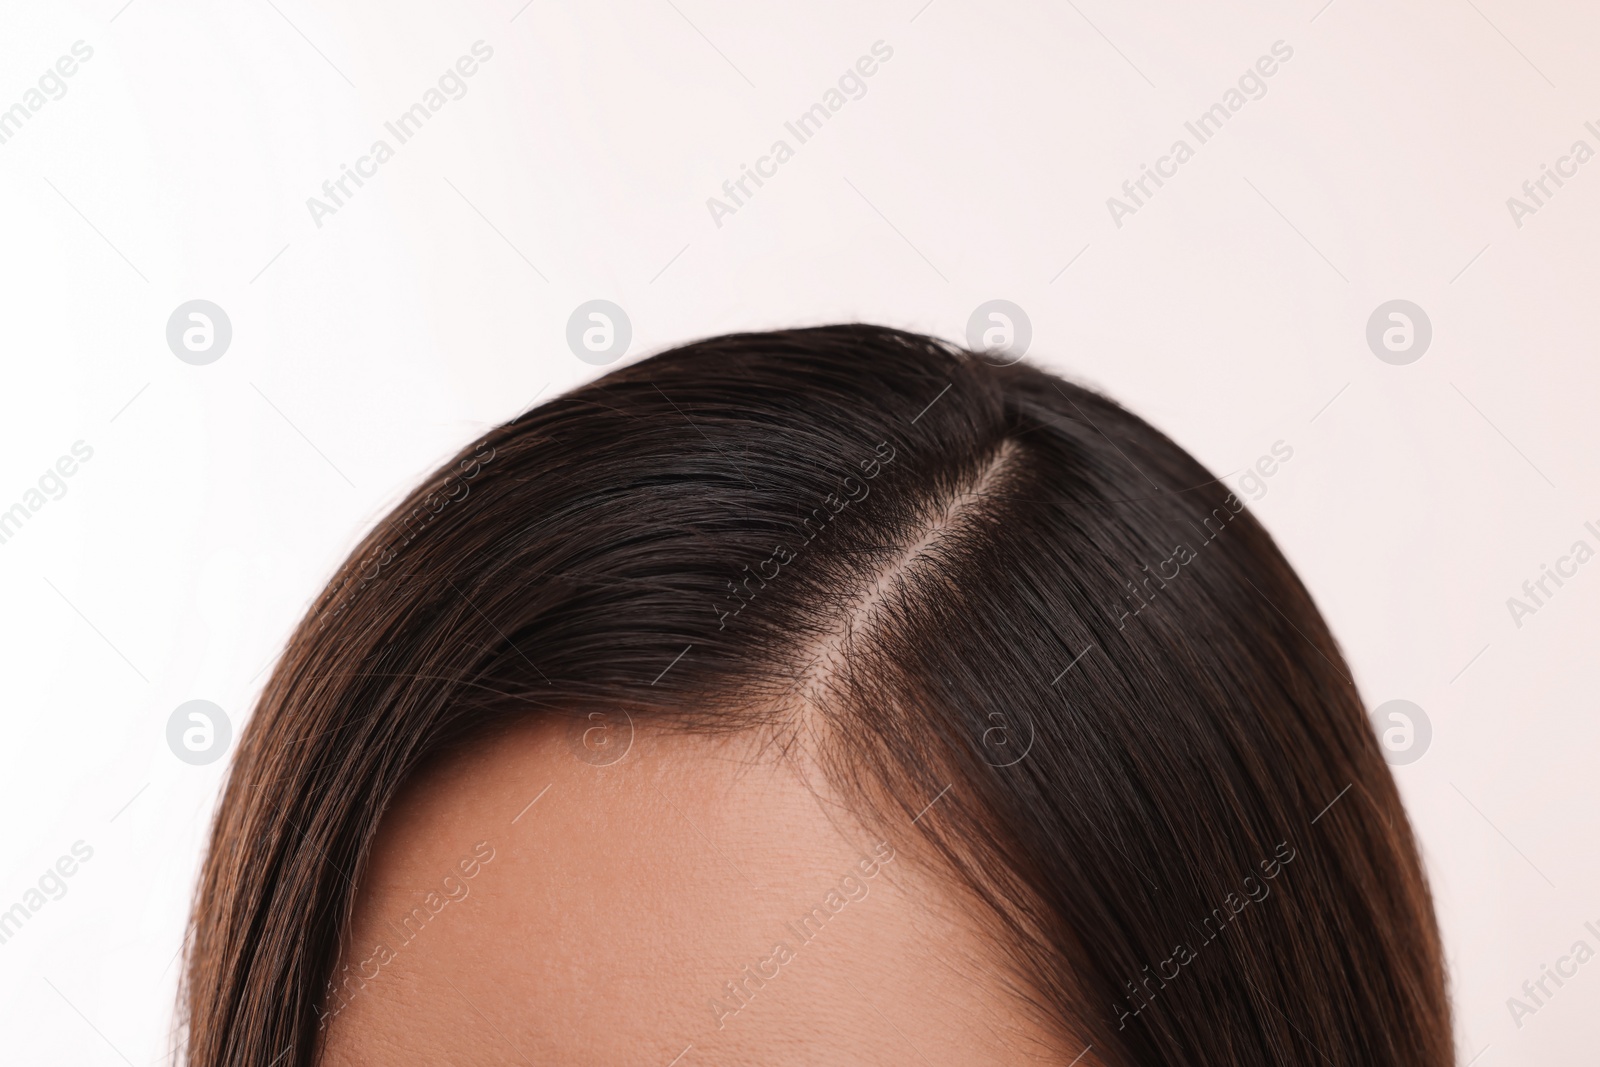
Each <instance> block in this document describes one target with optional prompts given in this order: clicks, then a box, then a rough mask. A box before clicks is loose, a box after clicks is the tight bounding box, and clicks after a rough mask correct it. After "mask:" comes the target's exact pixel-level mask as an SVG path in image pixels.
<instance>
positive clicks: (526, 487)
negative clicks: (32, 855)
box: [183, 325, 1452, 1067]
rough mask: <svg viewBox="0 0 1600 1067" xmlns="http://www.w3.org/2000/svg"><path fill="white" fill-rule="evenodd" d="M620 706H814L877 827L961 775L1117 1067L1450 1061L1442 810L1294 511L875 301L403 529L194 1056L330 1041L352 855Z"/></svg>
mask: <svg viewBox="0 0 1600 1067" xmlns="http://www.w3.org/2000/svg"><path fill="white" fill-rule="evenodd" d="M619 708H622V709H628V710H629V712H630V713H631V714H633V715H635V716H641V715H648V716H653V717H655V718H657V719H659V720H660V721H663V722H677V723H682V724H684V725H685V726H688V727H691V728H696V729H727V728H734V727H737V728H743V727H745V726H748V725H752V724H753V723H755V722H762V723H764V724H766V725H767V726H769V727H773V728H777V729H791V730H792V729H797V728H798V726H797V725H796V724H797V723H798V722H799V721H800V718H801V716H802V715H803V716H805V718H806V721H807V724H808V725H807V728H808V729H814V730H815V731H816V733H817V735H818V736H819V737H822V738H824V739H825V742H826V745H827V750H828V752H829V753H830V757H829V759H828V761H827V763H826V766H827V767H828V768H829V770H830V773H831V774H833V775H836V776H837V777H838V778H839V779H840V780H841V781H845V782H849V783H854V785H855V787H856V789H857V792H858V793H859V795H861V796H862V797H863V798H867V797H869V796H870V797H877V798H879V802H878V803H877V808H878V809H879V810H877V811H876V812H875V817H878V818H884V819H888V818H899V819H901V820H902V821H901V823H900V825H901V826H902V827H912V826H913V824H912V823H911V822H910V821H909V820H910V817H911V816H912V815H914V814H915V813H916V812H917V811H918V809H920V808H923V806H924V805H925V804H927V803H928V802H929V800H930V798H933V797H935V796H936V795H940V796H942V798H943V799H942V800H940V818H938V819H924V820H920V821H918V822H916V823H915V825H914V827H913V829H914V831H915V832H916V833H917V834H919V835H920V836H921V838H922V839H925V840H926V841H927V843H928V844H930V845H931V846H932V849H933V851H932V852H931V853H930V854H932V855H937V856H940V857H942V859H943V860H946V861H948V864H949V869H950V871H951V872H953V874H954V875H955V876H957V877H959V878H960V879H961V884H963V885H965V886H968V887H969V888H970V889H971V890H972V891H973V892H974V893H976V894H977V895H978V897H979V898H981V899H982V900H983V901H984V902H985V903H986V904H988V905H989V909H988V910H989V912H991V913H992V915H993V917H994V919H995V921H996V923H997V924H998V928H999V929H1001V930H1002V931H1003V932H1004V934H1005V945H1006V947H1007V958H1009V959H1012V960H1014V961H1015V970H1016V973H1017V975H1018V976H1019V977H1020V979H1021V983H1020V985H1019V988H1025V989H1026V990H1027V993H1026V994H1025V995H1026V996H1027V997H1028V999H1029V1001H1030V1003H1031V1006H1032V1008H1033V1010H1036V1011H1038V1012H1040V1013H1042V1014H1044V1015H1045V1016H1046V1017H1048V1018H1049V1019H1050V1020H1052V1021H1054V1022H1055V1023H1056V1024H1057V1026H1058V1027H1059V1028H1060V1030H1061V1032H1063V1033H1069V1034H1071V1035H1074V1038H1075V1039H1077V1040H1081V1042H1082V1044H1083V1045H1085V1046H1089V1045H1092V1053H1091V1055H1090V1056H1089V1057H1088V1058H1086V1059H1085V1061H1084V1062H1085V1063H1089V1062H1099V1063H1103V1064H1128V1065H1133V1064H1139V1065H1152V1067H1153V1065H1158V1064H1159V1065H1174V1067H1176V1065H1180V1064H1183V1065H1196V1064H1204V1063H1216V1064H1228V1065H1230V1067H1258V1065H1259V1067H1266V1065H1278V1064H1296V1065H1307V1067H1309V1065H1313V1064H1315V1065H1319V1067H1321V1065H1326V1064H1341V1065H1344V1064H1350V1065H1354V1064H1361V1065H1363V1067H1380V1065H1406V1067H1446V1065H1447V1064H1449V1063H1450V1062H1451V1059H1452V1047H1451V1028H1450V1018H1449V1006H1448V1002H1447V998H1446V993H1445V984H1444V972H1443V966H1442V962H1441V950H1440V943H1439V936H1438V932H1437V928H1436V926H1435V922H1434V917H1433V913H1432V906H1431V903H1430V898H1429V893H1428V889H1427V885H1426V881H1425V878H1424V874H1423V870H1422V867H1421V864H1420V862H1419V859H1418V855H1417V849H1416V845H1415V842H1414V841H1413V838H1412V834H1411V830H1410V827H1409V824H1408V822H1407V820H1406V817H1405V813H1404V812H1403V810H1402V808H1401V805H1400V801H1399V798H1398V795H1397V793H1396V790H1395V786H1394V782H1393V781H1392V779H1391V777H1390V775H1389V772H1388V769H1387V767H1386V765H1385V763H1384V761H1383V759H1382V757H1381V755H1380V752H1379V748H1378V744H1377V741H1376V739H1375V738H1374V736H1373V735H1372V733H1371V731H1370V729H1369V727H1368V725H1367V720H1366V717H1365V714H1364V712H1363V708H1362V704H1361V700H1360V698H1359V695H1358V694H1357V691H1356V689H1355V687H1354V685H1353V684H1352V682H1351V678H1350V672H1349V670H1348V668H1347V667H1346V666H1345V664H1344V661H1343V659H1342V657H1341V655H1340V653H1339V650H1338V648H1337V646H1336V644H1335V642H1334V640H1333V638H1332V636H1331V635H1330V634H1329V632H1328V629H1327V627H1326V625H1325V624H1324V623H1323V620H1322V618H1321V616H1320V615H1319V614H1318V612H1317V609H1316V607H1315V605H1314V604H1313V602H1312V600H1311V597H1310V595H1309V594H1308V593H1307V592H1306V589H1305V588H1304V586H1302V584H1301V583H1300V581H1299V580H1298V579H1297V578H1296V576H1295V574H1294V572H1293V571H1292V570H1291V569H1290V567H1289V565H1288V564H1287V562H1286V561H1285V560H1284V558H1283V556H1282V555H1281V554H1280V553H1279V551H1278V549H1277V548H1276V546H1275V545H1274V544H1273V542H1272V540H1271V538H1270V537H1269V536H1268V535H1267V533H1266V532H1265V530H1264V529H1263V528H1262V527H1261V526H1260V525H1259V524H1258V523H1257V522H1256V520H1255V519H1254V518H1253V517H1252V516H1251V515H1250V513H1249V512H1247V511H1246V510H1244V505H1243V503H1242V502H1241V501H1240V500H1239V499H1238V498H1237V497H1236V496H1234V495H1233V494H1231V493H1229V492H1228V490H1227V488H1226V486H1224V485H1223V484H1221V483H1220V482H1219V481H1218V480H1217V479H1215V478H1214V477H1213V476H1212V475H1211V474H1209V473H1208V472H1207V471H1206V470H1205V469H1204V468H1202V467H1201V466H1200V465H1199V464H1198V463H1196V462H1195V461H1194V460H1193V459H1192V458H1191V457H1190V456H1188V455H1187V454H1186V453H1185V452H1184V451H1183V450H1182V449H1180V448H1179V447H1177V446H1176V445H1175V444H1173V443H1172V442H1171V441H1170V440H1168V439H1167V438H1166V437H1164V436H1163V435H1162V434H1160V433H1159V432H1157V431H1156V430H1154V429H1153V428H1151V427H1150V426H1149V425H1147V424H1146V423H1144V422H1143V421H1141V420H1140V419H1138V418H1136V417H1135V416H1133V415H1131V414H1129V413H1128V412H1127V411H1125V410H1123V409H1122V408H1121V407H1119V406H1117V405H1116V404H1115V403H1113V402H1111V401H1110V400H1107V399H1106V398H1104V397H1102V396H1099V395H1097V394H1095V393H1094V392H1092V391H1089V390H1086V389H1084V388H1082V387H1079V386H1075V385H1072V384H1069V383H1067V382H1065V381H1063V380H1061V379H1059V378H1057V377H1054V376H1052V375H1050V374H1047V373H1045V372H1043V371H1041V370H1039V369H1037V368H1035V367H1032V366H1028V365H1024V364H1018V365H1013V366H1000V365H995V364H993V363H990V362H988V361H986V360H985V359H984V358H983V357H981V356H976V355H973V354H971V353H967V352H964V351H961V350H959V349H957V348H954V347H953V346H950V345H947V344H945V343H943V342H940V341H937V340H934V339H932V338H929V337H923V336H918V335H915V334H909V333H904V332H899V331H895V330H890V329H883V328H878V327H872V326H863V325H851V326H834V327H825V328H819V329H806V330H791V331H781V332H774V333H759V334H740V335H733V336H726V337H718V338H713V339H710V340H706V341H701V342H697V343H695V344H690V345H686V346H684V347H681V348H678V349H674V350H672V351H669V352H664V353H661V354H659V355H656V356H654V357H652V358H649V359H645V360H643V361H641V362H638V363H636V364H634V365H631V366H628V367H625V368H622V369H620V370H617V371H615V372H613V373H610V374H608V375H606V376H605V377H603V378H601V379H599V380H598V381H596V382H594V383H592V384H589V385H587V386H584V387H582V388H580V389H577V390H575V391H573V392H571V393H569V394H568V395H566V396H563V397H560V398H558V399H555V400H551V401H549V402H547V403H545V404H542V405H541V406H539V407H537V408H534V409H532V410H530V411H528V412H527V413H525V414H523V415H522V416H520V417H518V418H516V419H514V420H512V421H511V422H509V423H507V424H505V425H504V426H501V427H499V428H497V429H496V430H494V431H493V432H491V433H490V434H488V435H487V436H486V437H485V438H484V439H483V440H482V441H480V442H478V443H476V444H474V445H473V446H471V447H469V448H468V449H466V450H464V451H463V452H462V453H461V455H460V456H458V457H457V458H456V459H454V460H452V461H451V462H450V463H449V464H447V465H446V466H445V467H443V468H442V469H441V470H439V471H437V472H436V473H435V474H434V475H433V476H432V477H430V478H429V479H428V480H427V481H426V482H425V483H424V484H423V485H422V486H421V487H419V488H418V489H417V490H416V491H415V493H414V494H412V496H411V498H410V499H408V500H407V501H406V502H405V503H404V504H402V505H401V506H400V507H399V508H398V509H397V510H396V511H395V512H394V513H393V515H391V516H390V517H389V518H388V519H386V520H385V521H383V522H382V523H380V524H379V525H378V527H377V528H376V529H375V530H373V531H372V533H371V534H370V535H369V536H368V537H367V539H366V541H365V543H364V544H363V545H362V546H361V547H360V548H359V549H358V550H357V551H356V552H355V553H354V554H353V555H352V556H351V558H350V561H349V562H348V563H347V564H346V565H345V567H344V568H343V570H342V572H341V573H340V574H339V575H338V576H336V577H335V579H334V580H333V581H332V582H331V583H330V585H329V587H328V589H327V591H326V592H325V593H324V594H323V596H322V597H321V598H320V600H319V601H318V602H317V603H316V605H315V607H314V608H313V609H312V610H311V611H310V612H309V613H308V615H307V617H306V618H305V620H304V621H303V622H302V623H301V625H300V626H299V628H298V630H297V631H296V632H295V634H294V636H293V637H292V638H291V640H290V642H289V645H288V648H287V651H286V652H285V654H284V656H283V657H282V660H281V662H280V663H279V664H278V665H277V667H276V668H275V670H274V671H273V673H272V676H271V679H270V681H269V682H268V684H267V686H266V689H265V692H264V693H263V695H262V697H261V700H260V703H259V705H258V706H257V708H256V710H255V712H254V715H253V716H252V717H251V719H250V721H249V723H248V726H247V727H246V728H245V730H244V731H243V735H242V737H241V740H240V744H239V748H238V751H237V753H236V755H235V758H234V763H233V767H232V771H231V774H230V776H229V778H228V782H227V786H226V792H225V794H224V796H223V798H222V801H221V805H220V808H219V810H218V812H217V815H216V823H215V827H214V829H213V832H212V838H211V846H210V850H209V852H208V854H207V857H206V860H205V866H204V871H203V875H202V878H201V883H200V886H199V889H198V897H197V903H196V907H195V913H194V918H193V924H192V930H191V939H190V947H189V952H188V957H187V975H186V981H185V988H184V1009H185V1010H184V1013H183V1018H184V1022H185V1024H186V1026H187V1028H188V1051H187V1055H188V1059H189V1062H190V1063H191V1064H193V1065H195V1067H221V1065H224V1064H228V1065H244V1064H251V1065H257V1067H265V1065H266V1064H269V1063H273V1062H278V1063H281V1064H282V1065H283V1067H305V1065H309V1064H311V1063H313V1062H314V1060H315V1058H316V1055H317V1049H318V1022H319V1014H320V1013H321V1012H325V1011H326V1010H327V1007H326V1004H325V999H326V997H327V990H328V988H329V984H330V979H331V978H332V977H333V975H334V973H335V969H336V967H337V966H338V956H339V947H340V944H341V937H342V935H343V933H344V931H345V929H346V927H347V924H348V922H349V920H350V917H351V913H352V909H353V906H354V900H355V885H356V883H357V882H359V880H360V879H361V877H362V870H363V864H364V862H365V860H366V857H367V855H368V852H369V849H370V847H371V844H372V842H373V839H374V835H375V834H376V832H377V829H378V825H379V821H380V819H381V818H382V816H383V813H384V810H385V808H386V807H387V806H388V805H389V804H390V802H391V801H392V800H393V799H394V798H395V796H396V794H397V792H398V791H399V790H400V789H401V788H402V787H403V786H404V785H405V784H406V782H407V780H408V777H409V776H411V775H412V774H413V773H414V772H415V770H416V769H417V768H418V767H419V766H420V765H421V764H422V763H423V762H424V761H425V760H426V759H428V758H429V757H430V756H431V755H433V754H436V753H437V752H439V751H440V750H441V749H442V748H443V747H444V746H447V745H452V744H455V743H457V742H461V741H463V740H464V739H468V738H470V737H473V736H480V735H482V734H483V733H484V732H486V731H488V730H490V729H492V728H493V727H494V726H495V725H496V724H500V723H504V722H506V721H508V720H511V719H517V718H522V717H527V716H557V715H582V714H585V713H586V712H589V711H591V710H600V711H604V712H608V713H614V712H615V711H616V709H619ZM941 791H943V792H941ZM884 798H888V799H884ZM896 808H898V809H899V810H898V811H896V810H894V809H896ZM907 832H910V831H907ZM1074 1052H1075V1050H1074ZM280 1056H282V1059H281V1060H279V1059H278V1057H280Z"/></svg>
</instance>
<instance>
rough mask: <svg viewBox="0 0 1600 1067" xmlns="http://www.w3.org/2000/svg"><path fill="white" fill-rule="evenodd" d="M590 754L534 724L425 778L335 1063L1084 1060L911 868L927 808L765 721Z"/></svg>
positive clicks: (397, 847)
mask: <svg viewBox="0 0 1600 1067" xmlns="http://www.w3.org/2000/svg"><path fill="white" fill-rule="evenodd" d="M618 721H621V720H620V719H619V720H618ZM622 733H623V731H622V730H620V729H619V730H617V731H615V732H614V734H613V737H614V738H617V739H620V737H621V736H622ZM618 747H620V745H617V744H616V743H615V742H614V743H613V747H612V748H611V749H609V750H602V751H609V752H612V753H614V752H615V751H617V748H618ZM579 751H583V749H582V748H581V746H574V745H573V744H571V743H569V733H568V730H567V729H565V728H564V727H562V726H558V725H550V724H545V725H538V726H527V727H517V728H516V729H514V730H512V731H510V732H508V733H504V734H501V735H498V736H496V737H494V738H493V739H491V740H485V741H483V742H480V743H478V744H475V745H474V746H472V747H471V748H470V749H468V750H467V751H465V752H463V753H461V754H458V755H455V756H452V757H451V758H449V759H448V760H445V761H443V762H441V763H440V764H438V765H436V766H433V767H431V768H430V769H428V770H427V771H426V772H425V773H424V774H422V775H420V776H419V777H418V778H417V779H416V780H415V781H413V782H412V783H411V784H410V785H409V786H408V787H407V789H406V790H405V792H404V793H403V795H402V797H401V798H400V800H399V801H398V802H397V803H396V805H395V806H394V807H393V808H392V809H391V810H390V811H389V812H388V813H387V814H386V815H385V817H384V821H383V824H382V826H381V828H380V831H379V835H378V840H377V842H376V845H375V848H374V852H373V856H372V859H371V862H370V865H369V867H368V870H367V871H366V873H365V875H364V878H363V880H362V884H361V886H360V887H359V888H360V891H359V894H358V900H357V906H356V914H355V918H354V922H353V926H352V930H351V931H350V934H349V936H348V937H347V938H346V947H345V951H344V958H343V960H342V961H341V964H342V968H341V969H340V970H339V971H338V972H336V974H335V981H336V984H337V987H338V992H336V993H332V994H330V995H329V998H328V1001H327V1003H326V1004H325V1005H324V1010H325V1011H326V1012H328V1013H329V1014H328V1015H327V1016H326V1017H325V1030H324V1036H325V1044H324V1046H323V1055H322V1058H321V1061H320V1062H321V1063H322V1064H323V1065H324V1067H355V1065H367V1064H373V1065H376V1064H384V1065H394V1064H412V1063H415V1064H422V1063H427V1064H463V1065H465V1064H508V1065H509V1064H523V1065H535V1067H544V1065H547V1064H550V1065H554V1064H563V1065H564V1064H574V1063H583V1064H596V1065H599V1064H647V1065H658V1067H668V1065H672V1067H704V1065H712V1064H729V1065H731V1064H749V1063H762V1064H770V1065H774V1067H789V1065H800V1064H843V1063H849V1064H928V1065H935V1067H942V1065H945V1064H952V1065H953V1064H962V1065H973V1064H991V1063H993V1064H999V1063H1019V1062H1032V1061H1033V1060H1032V1058H1033V1057H1039V1059H1038V1061H1037V1062H1046V1060H1045V1057H1047V1056H1048V1057H1049V1059H1050V1060H1051V1061H1053V1062H1057V1063H1064V1062H1066V1061H1067V1060H1069V1059H1071V1053H1068V1054H1067V1055H1066V1056H1065V1057H1063V1056H1061V1051H1062V1043H1061V1042H1059V1041H1057V1040H1053V1039H1052V1038H1051V1037H1050V1036H1049V1035H1047V1034H1046V1033H1045V1032H1044V1031H1043V1030H1042V1029H1041V1028H1039V1027H1037V1026H1034V1025H1031V1024H1030V1023H1028V1022H1027V1021H1026V1020H1025V1018H1024V1015H1023V1012H1022V1009H1021V1007H1020V1005H1019V1003H1018V1001H1017V999H1016V997H1015V996H1014V995H1012V994H1008V993H1007V992H1006V984H1005V983H1004V982H1003V980H1002V979H1001V977H1000V972H1001V970H1002V961H1001V960H1000V959H999V958H998V957H997V956H996V955H995V952H996V950H995V949H994V948H993V947H992V945H990V944H989V943H988V939H987V938H985V937H984V936H983V934H982V933H981V932H980V931H979V929H978V928H977V927H976V926H975V925H974V923H973V922H972V919H971V917H970V916H971V908H970V905H969V904H966V903H964V902H963V901H961V900H960V899H958V898H957V896H956V895H955V890H954V889H953V887H951V886H950V885H948V884H945V883H944V882H943V880H941V879H940V878H938V877H936V876H935V875H934V874H932V873H931V872H930V871H929V870H928V869H926V868H924V867H921V866H919V865H918V864H917V863H915V862H914V861H913V846H914V835H915V833H916V830H917V828H916V827H914V826H912V825H911V824H910V822H909V820H907V822H906V825H904V826H901V827H897V828H896V827H891V828H887V829H877V828H868V827H866V826H863V825H861V824H860V823H859V822H858V821H856V820H855V819H854V818H853V817H851V816H850V815H849V814H848V813H847V812H846V811H845V809H844V808H843V807H842V806H841V805H839V804H838V803H837V802H836V801H835V800H833V799H832V798H831V797H830V796H829V794H828V792H827V790H826V789H825V788H824V787H823V786H822V784H821V777H820V775H818V774H816V773H814V772H813V771H812V770H807V771H805V772H803V773H802V771H801V769H800V765H799V764H798V763H795V762H793V761H792V760H791V759H789V758H788V757H785V756H782V755H779V754H778V753H777V752H776V750H775V749H774V748H772V747H770V746H768V747H765V748H763V747H761V746H759V745H758V744H757V743H756V742H755V741H754V739H753V737H752V736H751V735H741V736H737V737H723V738H717V739H712V738H707V737H703V736H701V737H691V736H686V735H683V734H677V733H667V732H663V731H660V730H659V729H655V730H652V729H649V728H647V727H646V726H645V725H644V724H642V723H641V724H639V725H638V726H636V727H635V733H634V740H633V742H632V745H631V747H629V749H628V751H627V754H626V755H625V756H624V757H623V758H622V759H620V760H618V761H617V762H615V763H613V764H610V765H606V766H599V765H596V764H594V763H593V762H590V761H588V760H585V759H582V758H579V755H578V752H579ZM591 758H592V753H591ZM797 758H800V759H803V758H804V757H797ZM535 798H537V799H535ZM917 806H920V805H917ZM937 817H938V806H937V805H935V806H933V807H932V808H930V809H929V810H928V811H927V813H926V814H924V815H923V816H922V817H921V818H924V819H931V818H937ZM730 983H733V985H730Z"/></svg>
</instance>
